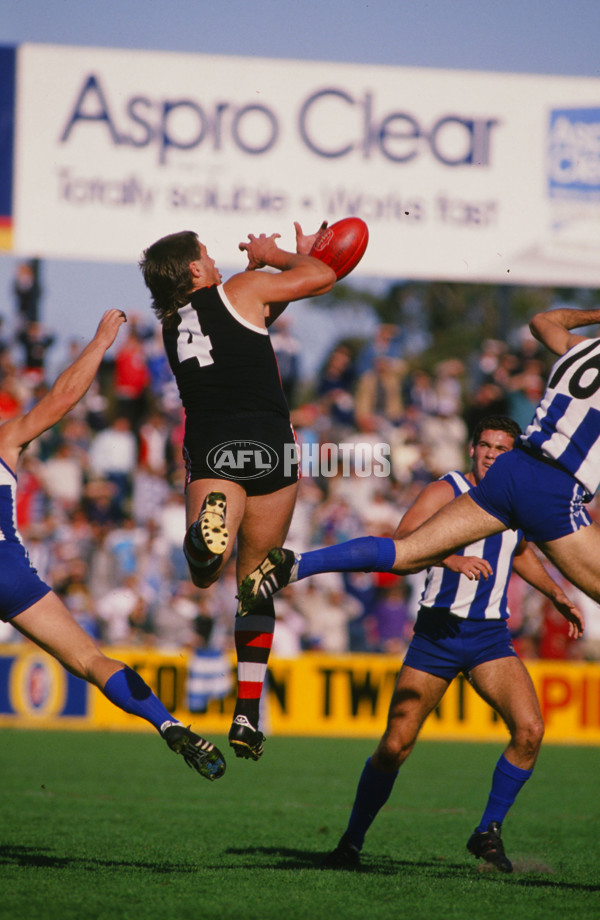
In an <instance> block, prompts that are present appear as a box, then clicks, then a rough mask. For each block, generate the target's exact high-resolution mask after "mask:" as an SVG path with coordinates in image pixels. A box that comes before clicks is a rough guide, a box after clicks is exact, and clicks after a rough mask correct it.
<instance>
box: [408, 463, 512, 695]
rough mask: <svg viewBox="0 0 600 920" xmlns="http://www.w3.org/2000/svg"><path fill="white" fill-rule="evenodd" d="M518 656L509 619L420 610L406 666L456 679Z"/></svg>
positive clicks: (431, 608) (439, 610)
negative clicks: (484, 618)
mask: <svg viewBox="0 0 600 920" xmlns="http://www.w3.org/2000/svg"><path fill="white" fill-rule="evenodd" d="M486 475H487V473H486ZM516 657H518V656H517V653H516V652H515V650H514V648H513V646H512V642H511V638H510V633H509V631H508V626H507V625H506V620H466V619H464V618H463V617H455V616H453V615H452V614H451V613H448V611H447V610H445V609H441V608H435V607H421V609H420V610H419V615H418V616H417V620H416V623H415V630H414V636H413V637H412V640H411V643H410V645H409V646H408V651H407V652H406V657H405V658H404V664H405V665H408V667H409V668H414V669H415V670H416V671H426V672H427V674H435V675H436V676H437V677H444V678H445V679H446V680H454V678H455V677H456V675H457V674H460V673H461V672H463V673H464V674H468V672H469V671H472V670H473V668H475V667H477V665H478V664H483V663H484V662H486V661H495V660H496V659H497V658H516Z"/></svg>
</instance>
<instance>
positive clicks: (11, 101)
mask: <svg viewBox="0 0 600 920" xmlns="http://www.w3.org/2000/svg"><path fill="white" fill-rule="evenodd" d="M16 62H17V49H16V48H11V47H0V251H2V250H10V249H12V237H13V232H12V231H13V151H14V140H15V87H16Z"/></svg>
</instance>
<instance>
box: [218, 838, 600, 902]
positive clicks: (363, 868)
mask: <svg viewBox="0 0 600 920" xmlns="http://www.w3.org/2000/svg"><path fill="white" fill-rule="evenodd" d="M224 852H225V853H226V854H229V855H231V856H243V857H247V858H252V857H254V866H253V869H254V870H258V869H287V870H289V869H318V868H319V864H320V862H321V860H322V859H323V857H324V856H325V855H326V854H325V853H318V854H316V853H314V852H312V851H311V852H309V851H307V850H296V849H286V848H285V847H243V848H241V847H240V848H233V847H228V848H227V849H226V850H225V851H224ZM261 857H263V858H262V859H261ZM223 866H224V864H223V863H221V867H223ZM230 868H234V867H233V866H231V867H230ZM473 868H475V871H477V869H476V867H475V866H470V865H467V864H465V863H464V862H462V863H458V862H446V860H443V859H415V860H410V859H394V858H393V857H391V856H380V857H377V856H373V855H369V856H363V858H362V862H361V865H360V869H359V870H358V873H357V872H356V870H352V874H360V875H398V874H400V873H405V872H407V871H411V872H412V873H413V874H414V875H420V876H421V877H423V878H428V877H431V878H435V879H436V880H438V881H439V880H440V879H456V878H457V876H458V875H462V876H465V875H470V874H471V873H472V871H473ZM485 868H486V869H487V870H488V871H485V872H479V873H478V874H479V875H480V876H482V877H483V876H485V878H486V879H490V880H492V881H495V882H505V883H510V884H516V885H519V886H521V887H532V888H547V889H549V890H552V889H554V890H557V891H558V890H564V891H587V892H594V891H600V885H586V884H582V883H578V882H566V881H560V880H558V879H551V878H540V877H539V874H540V870H539V869H538V870H535V869H528V868H525V866H524V867H523V868H522V869H521V870H519V867H518V865H515V872H514V873H513V874H511V875H505V874H504V873H501V872H499V871H498V870H497V869H494V868H492V867H491V866H485ZM326 871H327V872H336V873H338V874H339V873H347V872H348V871H350V870H344V869H328V870H326ZM545 871H548V870H545ZM528 872H532V873H534V872H535V873H536V874H537V875H538V877H537V878H532V877H527V878H526V877H523V876H524V875H526V874H527V873H528Z"/></svg>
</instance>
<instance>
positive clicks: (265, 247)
mask: <svg viewBox="0 0 600 920" xmlns="http://www.w3.org/2000/svg"><path fill="white" fill-rule="evenodd" d="M280 236H281V234H280V233H272V234H271V235H270V236H267V235H266V234H265V233H261V234H260V236H254V234H253V233H249V234H248V240H249V242H248V243H240V245H239V247H238V248H239V249H240V250H241V252H245V253H246V255H247V256H248V265H247V266H246V271H249V272H251V271H254V270H255V269H257V268H264V267H265V265H270V264H271V263H270V258H271V257H272V255H273V250H274V249H275V250H276V249H277V248H278V246H277V243H276V242H275V240H278V239H279V237H280Z"/></svg>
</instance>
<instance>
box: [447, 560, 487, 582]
mask: <svg viewBox="0 0 600 920" xmlns="http://www.w3.org/2000/svg"><path fill="white" fill-rule="evenodd" d="M443 565H444V567H445V568H447V569H450V571H451V572H458V573H459V575H466V576H467V578H470V579H471V581H479V579H480V578H482V577H483V578H485V580H486V581H487V579H488V578H489V576H490V575H492V574H493V571H494V570H493V569H492V567H491V565H490V564H489V562H488V561H487V560H486V559H480V558H479V556H448V557H447V558H446V559H444V562H443Z"/></svg>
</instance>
